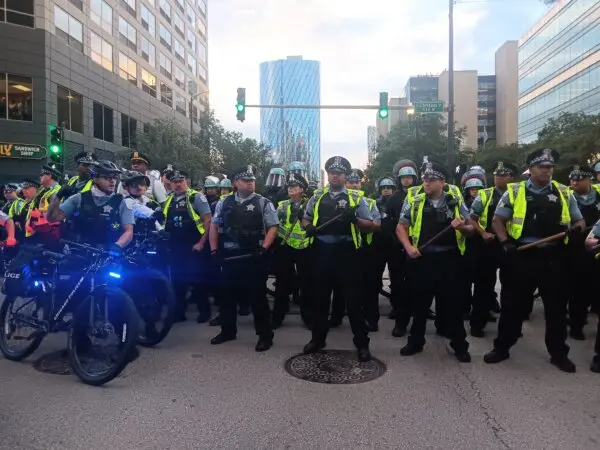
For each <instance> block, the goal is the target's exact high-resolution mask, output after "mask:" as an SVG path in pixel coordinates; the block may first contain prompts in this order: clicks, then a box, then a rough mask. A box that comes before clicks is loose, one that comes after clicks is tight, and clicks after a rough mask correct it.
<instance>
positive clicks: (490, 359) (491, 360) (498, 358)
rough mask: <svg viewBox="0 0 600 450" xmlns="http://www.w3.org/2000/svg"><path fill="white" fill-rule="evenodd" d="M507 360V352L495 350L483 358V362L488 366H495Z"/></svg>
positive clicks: (508, 356) (508, 354) (508, 355)
mask: <svg viewBox="0 0 600 450" xmlns="http://www.w3.org/2000/svg"><path fill="white" fill-rule="evenodd" d="M508 358H510V353H508V350H498V349H496V348H495V349H493V350H492V351H491V352H489V353H486V354H485V355H484V356H483V360H484V361H485V362H486V363H488V364H496V363H499V362H502V361H504V360H505V359H508Z"/></svg>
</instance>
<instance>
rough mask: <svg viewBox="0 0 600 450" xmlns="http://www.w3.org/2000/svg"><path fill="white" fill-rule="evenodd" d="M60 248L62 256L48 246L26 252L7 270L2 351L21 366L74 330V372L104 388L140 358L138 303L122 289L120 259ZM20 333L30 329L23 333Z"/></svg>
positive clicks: (84, 248) (0, 321)
mask: <svg viewBox="0 0 600 450" xmlns="http://www.w3.org/2000/svg"><path fill="white" fill-rule="evenodd" d="M60 246H61V247H62V250H61V252H60V253H59V252H53V251H49V250H46V249H44V248H43V246H32V247H28V248H22V249H21V254H20V255H19V257H17V258H15V260H13V263H12V265H11V267H10V268H9V270H7V271H6V273H5V280H4V284H3V293H4V294H5V299H4V302H3V303H2V306H1V307H0V326H1V327H2V329H1V332H0V351H1V352H2V353H3V354H4V356H5V357H6V358H7V359H9V360H12V361H21V360H23V359H25V358H27V357H28V356H30V355H31V354H32V353H33V352H35V351H36V350H37V348H38V347H39V346H40V344H41V342H42V340H43V339H44V338H45V337H46V335H48V334H49V333H57V332H61V331H67V332H68V345H67V352H68V358H69V362H70V365H71V368H72V370H73V372H74V373H75V374H76V375H77V376H78V377H79V379H80V380H81V381H82V382H84V383H85V384H89V385H93V386H100V385H103V384H105V383H107V382H109V381H111V380H112V379H114V378H115V377H117V376H118V375H119V374H120V373H121V372H122V371H123V369H124V368H125V367H126V366H127V364H128V363H129V362H130V361H131V360H132V359H133V357H134V355H135V352H136V350H135V345H136V336H137V334H138V332H137V329H138V316H137V313H136V309H135V305H134V302H133V300H132V299H131V297H130V296H129V295H128V294H127V293H125V291H123V290H122V289H121V288H120V287H119V286H118V282H119V281H121V278H122V276H123V275H122V267H121V265H120V263H119V259H118V258H115V257H114V256H113V255H111V254H110V253H109V252H107V251H105V250H102V249H97V248H94V247H92V246H89V245H85V244H79V243H76V242H72V241H66V240H63V241H61V242H60ZM21 327H28V328H30V329H31V331H30V332H29V333H27V334H21V333H19V329H20V328H21ZM23 342H24V346H23V347H19V346H18V344H19V343H23Z"/></svg>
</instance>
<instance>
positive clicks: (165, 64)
mask: <svg viewBox="0 0 600 450" xmlns="http://www.w3.org/2000/svg"><path fill="white" fill-rule="evenodd" d="M159 62H160V73H162V74H163V75H164V76H166V77H167V78H168V79H169V80H170V79H171V73H172V69H171V67H172V63H171V60H170V59H169V58H167V57H166V56H165V55H164V54H163V53H160V56H159Z"/></svg>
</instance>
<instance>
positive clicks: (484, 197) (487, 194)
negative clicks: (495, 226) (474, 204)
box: [479, 188, 494, 230]
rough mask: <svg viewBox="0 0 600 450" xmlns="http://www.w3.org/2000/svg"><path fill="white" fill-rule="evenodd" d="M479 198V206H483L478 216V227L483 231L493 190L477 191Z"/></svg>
mask: <svg viewBox="0 0 600 450" xmlns="http://www.w3.org/2000/svg"><path fill="white" fill-rule="evenodd" d="M479 197H480V198H481V204H482V205H483V212H482V213H481V215H480V216H479V226H480V227H481V228H482V229H483V230H485V229H486V227H487V225H488V223H487V219H488V211H489V209H490V205H491V204H492V199H493V198H494V188H487V189H481V190H480V191H479Z"/></svg>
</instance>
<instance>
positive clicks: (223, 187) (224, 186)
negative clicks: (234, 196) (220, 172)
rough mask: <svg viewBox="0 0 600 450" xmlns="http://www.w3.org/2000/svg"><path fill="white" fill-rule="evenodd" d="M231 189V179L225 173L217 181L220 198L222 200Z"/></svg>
mask: <svg viewBox="0 0 600 450" xmlns="http://www.w3.org/2000/svg"><path fill="white" fill-rule="evenodd" d="M232 190H233V185H232V184H231V180H230V179H229V178H227V175H225V178H223V179H222V180H221V182H220V183H219V193H220V195H221V197H220V200H224V199H225V197H227V196H228V195H230V194H231V192H232Z"/></svg>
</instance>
